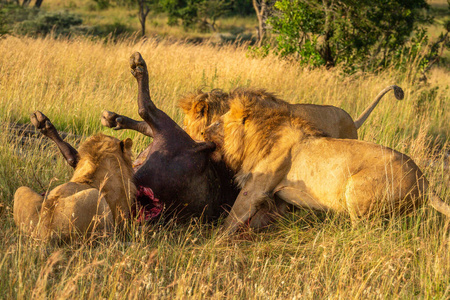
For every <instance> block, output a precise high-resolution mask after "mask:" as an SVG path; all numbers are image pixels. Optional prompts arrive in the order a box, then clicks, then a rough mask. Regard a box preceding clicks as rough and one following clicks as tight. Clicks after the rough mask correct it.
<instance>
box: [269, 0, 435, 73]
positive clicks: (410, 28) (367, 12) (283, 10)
mask: <svg viewBox="0 0 450 300" xmlns="http://www.w3.org/2000/svg"><path fill="white" fill-rule="evenodd" d="M427 8H428V5H427V3H426V2H425V0H395V1H384V0H370V1H369V0H361V1H355V0H337V1H334V2H333V3H332V4H331V3H330V2H328V1H322V0H320V1H319V0H309V1H300V0H280V1H277V2H276V3H275V10H276V13H275V15H274V16H273V17H271V18H270V19H269V20H268V23H269V25H270V26H271V27H272V30H273V32H274V33H276V34H277V37H276V45H275V53H277V54H278V55H280V56H282V57H290V56H293V57H294V58H295V59H297V60H298V61H299V62H300V63H301V64H308V65H312V66H319V65H326V66H334V65H336V64H343V65H344V66H347V67H348V68H349V70H350V71H351V69H354V68H362V69H375V68H377V67H380V66H385V65H386V64H387V62H388V60H389V59H390V58H391V57H392V55H393V54H395V53H396V52H397V51H398V49H401V48H402V46H404V45H405V44H406V43H407V42H408V41H410V37H411V36H412V33H414V32H416V31H417V29H418V26H417V24H418V23H420V22H427V21H430V18H429V17H427V16H425V15H424V14H423V10H424V9H427Z"/></svg>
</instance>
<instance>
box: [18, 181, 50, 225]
mask: <svg viewBox="0 0 450 300" xmlns="http://www.w3.org/2000/svg"><path fill="white" fill-rule="evenodd" d="M43 201H44V197H43V196H41V195H39V194H38V193H36V192H35V191H33V190H32V189H30V188H29V187H26V186H21V187H20V188H18V189H17V191H16V192H15V194H14V208H13V215H14V222H15V223H16V226H17V227H19V228H20V229H21V230H23V231H24V232H27V233H31V232H32V231H33V230H34V229H35V228H36V226H37V224H38V223H39V213H40V211H41V207H42V202H43Z"/></svg>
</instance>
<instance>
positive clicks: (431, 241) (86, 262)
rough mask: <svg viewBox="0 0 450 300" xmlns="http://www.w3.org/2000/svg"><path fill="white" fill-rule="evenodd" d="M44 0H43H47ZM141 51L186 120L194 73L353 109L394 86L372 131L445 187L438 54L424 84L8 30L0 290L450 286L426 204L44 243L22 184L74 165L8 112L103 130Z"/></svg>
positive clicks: (8, 293) (157, 88)
mask: <svg viewBox="0 0 450 300" xmlns="http://www.w3.org/2000/svg"><path fill="white" fill-rule="evenodd" d="M44 3H45V2H44ZM134 51H139V52H141V53H142V55H143V57H144V59H145V60H146V62H147V64H148V67H149V71H150V89H151V93H152V96H153V99H154V101H155V103H156V105H157V106H158V107H160V108H161V109H163V110H164V111H165V112H167V113H168V114H169V115H170V116H171V117H173V118H174V119H175V120H176V121H177V122H178V123H180V122H181V120H182V114H181V112H180V110H179V109H178V107H177V103H176V100H177V99H178V98H179V97H180V96H182V95H183V94H185V93H187V92H190V91H192V90H194V89H196V88H199V87H204V88H205V89H211V88H223V89H224V90H230V89H232V88H235V87H237V86H252V87H263V88H266V89H267V90H269V91H271V92H275V93H277V94H278V95H279V96H281V97H282V98H284V99H286V100H288V101H290V102H307V103H319V104H332V105H336V106H340V107H342V108H344V109H345V110H347V111H348V112H349V113H350V115H351V116H353V117H356V116H357V115H358V114H359V113H361V112H362V111H363V110H364V108H365V107H366V106H367V105H368V103H370V102H371V101H372V100H373V98H374V97H375V96H376V95H377V94H378V92H379V91H380V90H381V89H383V88H384V87H386V86H388V85H391V84H397V85H399V86H401V87H402V88H403V89H404V90H405V99H404V100H403V101H401V102H398V101H396V100H395V99H394V97H393V95H392V94H388V95H387V96H385V99H383V102H382V103H381V104H380V105H379V106H378V107H377V108H376V109H375V111H374V112H373V113H372V115H371V116H370V118H369V119H368V120H367V121H366V123H365V124H364V125H363V126H362V128H361V130H360V136H361V137H362V139H364V140H368V141H375V142H378V143H381V144H385V145H388V146H391V147H393V148H395V149H397V150H399V151H401V152H404V153H408V154H409V155H411V156H412V157H413V159H414V160H415V161H416V162H417V163H418V164H419V166H420V167H421V168H422V169H423V170H424V172H425V173H426V174H427V176H428V178H429V179H430V180H431V182H432V184H433V186H434V187H435V190H436V192H437V193H438V194H440V195H441V197H442V198H443V199H444V200H445V201H446V202H447V203H450V197H449V195H448V186H449V181H450V180H449V175H448V163H449V162H448V143H449V140H448V134H449V126H448V120H449V119H450V118H449V117H450V111H449V110H450V108H449V107H450V106H449V101H450V97H449V87H448V82H450V75H449V73H448V72H446V71H444V70H440V69H436V70H433V72H432V73H431V75H430V80H429V82H428V84H427V85H424V84H420V83H418V82H417V81H413V80H412V77H408V76H406V75H404V74H402V73H399V72H397V71H395V70H387V71H385V72H383V73H381V74H379V75H367V74H356V75H353V76H350V77H346V76H342V75H341V73H340V71H339V70H333V71H326V70H323V69H317V70H307V69H300V68H298V66H296V65H295V64H291V63H289V62H287V61H280V60H278V59H277V58H275V57H267V58H265V59H253V58H249V57H248V56H247V52H246V49H245V48H243V47H242V48H240V47H236V46H233V45H230V46H226V47H221V48H216V47H213V46H211V45H202V46H194V45H185V44H180V43H172V44H170V43H158V42H156V41H153V40H151V39H150V40H148V41H146V42H141V41H135V42H130V41H124V42H119V43H116V44H113V43H104V44H101V43H95V42H92V41H88V40H84V39H75V40H70V41H67V40H56V41H55V40H53V39H50V38H47V39H31V38H22V39H18V38H15V37H11V36H7V37H5V38H3V39H1V40H0V115H1V117H2V118H1V122H0V124H1V129H0V153H1V156H0V205H3V209H2V208H1V207H0V228H1V233H0V239H1V241H2V242H1V243H0V297H1V298H19V299H24V298H26V299H29V298H30V297H35V298H44V297H48V298H64V299H67V298H77V299H79V298H88V297H89V298H94V297H95V298H98V297H103V298H119V299H124V298H127V299H129V298H137V299H142V298H165V299H186V298H200V299H202V298H213V299H219V298H238V299H246V298H258V299H259V298H263V299H299V298H307V299H322V298H342V299H351V298H354V299H361V298H371V299H372V298H382V299H385V298H404V299H410V298H413V297H415V298H416V297H417V298H448V297H449V293H450V285H449V282H450V255H449V253H450V252H449V237H448V234H449V230H448V224H449V222H448V220H447V219H446V218H444V217H442V216H441V215H439V214H437V213H436V212H434V211H433V210H431V209H429V208H426V207H425V208H423V209H420V210H419V211H418V212H417V213H416V214H415V215H413V216H405V217H402V218H398V219H392V220H377V219H374V220H367V221H365V222H362V224H361V225H360V226H358V227H356V228H352V227H351V226H350V222H349V220H348V218H347V217H345V216H335V215H332V214H318V215H314V214H312V213H310V212H307V211H301V212H296V213H293V214H292V215H289V216H288V217H286V219H284V220H281V221H279V222H278V223H277V224H275V225H274V226H272V227H271V228H269V229H266V230H264V231H262V232H261V233H259V234H256V233H254V232H246V233H244V234H242V235H238V236H236V237H234V238H233V239H232V240H231V241H224V240H222V239H220V238H219V237H218V228H217V227H215V226H206V225H199V224H197V223H195V221H194V222H193V223H192V224H190V225H180V224H175V223H173V224H172V223H171V224H168V225H162V224H155V225H149V226H144V227H139V226H137V224H132V225H131V228H130V230H129V231H128V233H127V235H126V236H124V237H123V236H113V237H109V238H107V239H103V240H98V241H93V242H91V243H87V244H79V243H73V244H70V245H47V244H40V243H39V242H35V241H32V240H30V239H29V238H27V237H25V236H22V235H21V234H20V233H19V232H18V230H17V228H15V226H14V224H13V223H14V222H13V219H12V211H11V208H12V197H13V193H14V191H15V190H16V189H17V188H18V187H19V186H21V185H27V186H30V187H32V188H34V189H35V190H36V191H39V192H42V191H44V190H46V189H47V188H49V187H54V186H55V185H57V184H60V183H62V182H64V181H65V180H67V179H68V178H69V176H70V173H71V171H70V169H69V167H68V166H67V165H66V164H65V162H64V161H63V159H62V158H61V157H60V155H59V153H58V152H57V150H56V147H54V146H53V145H51V144H47V143H45V142H41V141H40V140H36V139H24V140H18V139H17V138H14V137H13V136H12V135H11V134H10V129H9V127H8V124H9V123H10V122H24V123H28V122H29V117H28V114H29V113H30V112H32V111H34V110H37V109H38V110H41V111H42V112H44V113H45V114H46V115H47V116H48V117H49V118H50V119H52V121H53V122H54V124H55V125H56V126H57V127H58V128H59V129H61V130H65V131H70V132H73V133H76V134H78V135H84V136H86V135H91V134H93V133H96V132H99V131H103V132H105V133H107V134H111V135H116V136H118V137H120V138H123V137H124V136H130V137H132V138H133V139H134V140H135V142H136V143H135V148H134V149H135V151H136V152H138V151H140V150H142V149H143V148H144V147H145V145H147V144H148V142H149V141H148V139H146V138H143V137H141V136H139V135H136V134H133V133H126V132H115V131H112V130H110V129H104V128H102V127H101V125H100V122H99V116H100V113H101V111H102V110H103V109H108V110H111V111H116V112H118V113H122V114H125V115H128V116H130V117H134V118H139V117H138V114H137V107H136V95H137V91H136V83H135V80H134V79H133V78H132V76H131V74H130V73H129V66H128V57H129V56H130V55H131V54H132V53H133V52H134Z"/></svg>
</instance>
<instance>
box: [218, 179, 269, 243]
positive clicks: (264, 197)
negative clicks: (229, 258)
mask: <svg viewBox="0 0 450 300" xmlns="http://www.w3.org/2000/svg"><path fill="white" fill-rule="evenodd" d="M269 201H271V198H270V195H269V193H268V192H266V191H264V189H261V185H258V184H257V183H256V181H255V180H250V182H248V183H246V184H245V185H244V187H243V189H242V190H241V192H240V193H239V195H238V197H237V199H236V201H235V203H234V205H233V207H232V208H231V210H230V213H229V215H228V217H227V218H226V219H225V222H224V232H226V233H227V234H232V233H234V232H235V231H236V230H237V229H238V227H239V226H241V225H242V224H245V223H246V222H247V221H248V220H249V219H250V218H251V217H252V216H253V215H254V214H255V213H256V212H257V211H258V210H259V209H260V208H261V206H262V205H263V204H264V203H265V202H269Z"/></svg>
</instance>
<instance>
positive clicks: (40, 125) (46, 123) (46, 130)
mask: <svg viewBox="0 0 450 300" xmlns="http://www.w3.org/2000/svg"><path fill="white" fill-rule="evenodd" d="M30 120H31V123H32V124H33V125H34V127H36V129H37V130H39V132H40V133H42V134H43V135H45V136H51V135H55V134H58V131H57V130H56V128H55V126H53V124H52V122H50V120H49V118H47V117H46V116H45V115H44V114H43V113H41V112H40V111H35V112H34V113H32V114H31V115H30Z"/></svg>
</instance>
